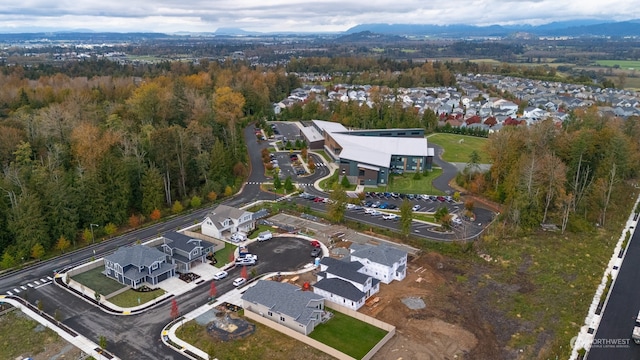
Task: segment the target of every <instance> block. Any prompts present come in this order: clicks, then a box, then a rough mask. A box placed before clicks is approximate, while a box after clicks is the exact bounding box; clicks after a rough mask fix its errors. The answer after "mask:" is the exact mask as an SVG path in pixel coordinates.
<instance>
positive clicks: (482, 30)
mask: <svg viewBox="0 0 640 360" xmlns="http://www.w3.org/2000/svg"><path fill="white" fill-rule="evenodd" d="M364 31H369V32H372V33H378V34H389V35H403V36H418V35H423V36H435V37H451V38H465V37H492V36H496V37H506V36H512V35H514V34H518V33H528V34H532V35H537V36H613V37H623V36H639V37H640V19H636V20H629V21H620V22H602V20H595V19H591V20H572V21H561V22H552V23H549V24H544V25H537V26H533V25H490V26H475V25H464V24H453V25H427V24H425V25H416V24H362V25H357V26H354V27H352V28H350V29H349V30H347V31H346V33H347V34H355V33H360V32H364Z"/></svg>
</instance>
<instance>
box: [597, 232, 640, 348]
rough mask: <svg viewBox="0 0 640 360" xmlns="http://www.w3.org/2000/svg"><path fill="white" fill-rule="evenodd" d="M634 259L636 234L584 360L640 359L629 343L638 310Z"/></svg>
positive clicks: (638, 253) (639, 279) (638, 247)
mask: <svg viewBox="0 0 640 360" xmlns="http://www.w3.org/2000/svg"><path fill="white" fill-rule="evenodd" d="M638 259H640V233H638V232H634V234H633V236H632V238H631V241H630V242H629V245H628V247H627V254H626V255H625V258H624V261H623V263H622V265H621V267H620V272H619V273H618V277H617V279H616V282H615V284H614V286H613V289H612V290H611V295H610V296H609V301H608V303H607V306H606V308H605V310H604V314H603V316H602V320H601V321H600V326H598V331H597V332H596V336H595V338H594V341H593V343H592V345H591V350H590V351H589V354H588V356H587V359H588V360H609V359H616V360H627V359H628V360H631V359H640V345H636V344H635V343H634V342H633V341H632V340H631V333H632V331H633V327H634V323H635V320H636V316H637V315H638V311H639V310H640V296H638V286H640V266H638Z"/></svg>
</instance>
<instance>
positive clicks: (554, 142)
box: [458, 108, 640, 232]
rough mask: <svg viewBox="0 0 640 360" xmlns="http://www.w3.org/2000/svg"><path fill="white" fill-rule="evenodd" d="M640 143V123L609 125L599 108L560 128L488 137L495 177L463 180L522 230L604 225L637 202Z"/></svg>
mask: <svg viewBox="0 0 640 360" xmlns="http://www.w3.org/2000/svg"><path fill="white" fill-rule="evenodd" d="M639 136H640V119H638V118H630V119H627V120H620V119H607V118H603V117H602V116H600V115H599V114H598V112H597V109H595V108H591V109H589V110H586V111H580V112H576V113H573V114H572V116H571V119H570V120H568V121H566V122H565V123H564V124H563V126H562V127H559V126H557V125H556V124H554V123H553V121H551V120H547V121H544V122H542V123H540V124H538V125H536V126H530V127H526V126H513V127H512V126H509V127H505V128H503V129H502V130H501V131H500V132H498V133H494V134H492V135H490V136H489V142H488V144H487V146H486V148H485V151H486V153H487V155H488V156H489V158H490V161H491V163H492V167H491V170H490V171H489V172H487V173H484V174H480V173H476V174H475V175H474V176H468V175H461V176H459V178H458V181H459V182H460V183H461V184H463V185H465V186H467V188H468V189H469V190H470V191H471V192H474V193H481V194H484V195H486V196H488V197H490V198H492V199H493V200H495V201H498V202H500V203H502V204H504V205H505V212H504V213H503V216H504V219H505V220H506V221H507V222H509V223H510V224H513V225H515V226H516V227H518V228H522V229H532V228H536V227H537V226H539V225H540V224H541V223H549V222H551V223H554V224H558V225H559V226H560V228H561V229H562V231H563V232H564V231H565V230H567V229H568V230H578V231H580V230H585V229H588V228H591V227H593V225H594V224H597V225H598V226H605V225H606V223H607V218H608V216H607V215H608V214H609V213H610V212H611V211H613V210H614V209H616V208H617V206H621V207H622V206H623V205H622V204H624V203H626V202H628V201H634V199H631V198H629V194H630V192H629V186H630V181H632V180H633V179H635V178H636V177H637V175H638V167H639V164H640V162H639V160H640V159H639V157H638V150H639V145H640V143H639V142H638V139H639V138H640V137H639Z"/></svg>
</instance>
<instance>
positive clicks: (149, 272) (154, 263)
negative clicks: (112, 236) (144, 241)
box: [104, 245, 175, 289]
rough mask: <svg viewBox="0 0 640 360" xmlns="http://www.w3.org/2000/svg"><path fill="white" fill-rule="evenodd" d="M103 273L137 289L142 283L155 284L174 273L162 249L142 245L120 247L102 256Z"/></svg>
mask: <svg viewBox="0 0 640 360" xmlns="http://www.w3.org/2000/svg"><path fill="white" fill-rule="evenodd" d="M104 274H105V275H107V276H108V277H110V278H112V279H114V280H116V281H117V282H119V283H121V284H124V285H128V286H131V287H132V288H134V289H137V288H138V287H139V286H141V285H142V284H144V283H147V284H149V285H152V286H153V285H157V284H158V283H159V282H160V281H163V280H166V279H168V278H170V277H172V276H174V275H175V265H173V264H169V263H167V256H166V255H165V254H164V253H162V251H160V250H158V249H154V248H150V247H148V246H144V245H135V246H131V247H121V248H119V249H118V250H116V252H114V253H113V254H111V255H107V256H105V257H104Z"/></svg>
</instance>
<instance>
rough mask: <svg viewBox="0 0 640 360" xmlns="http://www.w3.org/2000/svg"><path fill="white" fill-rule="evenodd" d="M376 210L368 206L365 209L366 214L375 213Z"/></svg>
mask: <svg viewBox="0 0 640 360" xmlns="http://www.w3.org/2000/svg"><path fill="white" fill-rule="evenodd" d="M374 211H375V210H374V209H373V208H366V209H364V213H365V214H371V213H373V212H374Z"/></svg>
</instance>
